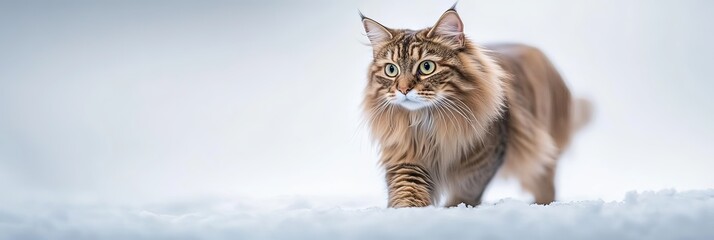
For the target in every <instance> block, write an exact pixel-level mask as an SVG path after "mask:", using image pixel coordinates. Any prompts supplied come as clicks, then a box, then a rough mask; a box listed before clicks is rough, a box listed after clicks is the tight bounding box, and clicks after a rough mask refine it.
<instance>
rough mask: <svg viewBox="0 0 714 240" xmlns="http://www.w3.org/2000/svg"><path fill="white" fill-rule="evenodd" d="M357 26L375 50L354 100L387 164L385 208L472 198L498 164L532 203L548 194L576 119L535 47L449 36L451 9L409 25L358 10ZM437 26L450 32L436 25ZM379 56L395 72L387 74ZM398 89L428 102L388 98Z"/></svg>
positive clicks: (453, 16)
mask: <svg viewBox="0 0 714 240" xmlns="http://www.w3.org/2000/svg"><path fill="white" fill-rule="evenodd" d="M457 20H458V21H457ZM444 22H446V23H444ZM363 23H364V24H365V28H366V30H367V34H368V36H369V37H370V40H371V42H372V46H373V51H374V52H373V53H374V61H373V62H372V65H371V66H370V68H369V74H368V76H369V81H368V82H367V87H366V89H365V98H364V102H363V105H364V110H365V112H366V115H367V117H368V122H369V124H370V127H371V135H372V137H373V139H374V140H376V141H377V142H378V144H379V149H380V153H381V157H380V163H381V165H383V166H384V168H385V170H386V181H387V186H388V194H389V201H388V206H389V207H421V206H428V205H435V204H438V203H439V201H440V200H441V199H440V197H441V196H444V197H446V198H445V199H444V200H445V201H443V202H444V203H445V205H446V206H455V205H457V204H459V203H466V204H468V205H472V206H475V205H478V204H479V203H480V200H481V195H482V193H483V191H484V188H485V187H486V185H487V184H488V183H489V182H490V180H491V179H492V178H493V176H494V175H495V174H496V172H497V171H498V170H499V169H500V168H501V167H503V170H504V172H505V173H506V174H510V175H514V176H516V177H518V178H519V181H520V183H521V185H522V186H523V188H524V189H525V190H527V191H529V192H531V193H532V194H533V195H534V197H535V202H537V203H540V204H547V203H550V202H552V201H553V200H554V197H555V189H554V185H553V177H554V174H555V169H556V159H557V157H558V156H559V154H560V153H561V152H562V151H563V149H564V148H565V147H566V146H567V145H568V142H569V141H570V138H571V136H572V135H573V132H574V130H575V127H574V124H577V123H575V122H574V120H573V114H572V109H573V107H572V106H571V105H573V104H572V102H571V96H570V92H569V91H568V88H567V87H566V85H565V83H564V82H563V80H562V79H561V77H560V75H559V74H558V72H557V71H556V69H555V68H554V67H553V65H552V64H551V63H550V61H549V60H548V59H547V58H546V56H545V55H544V54H543V53H542V52H540V51H539V50H538V49H536V48H533V47H529V46H525V45H520V44H499V45H490V46H485V47H479V46H477V45H475V44H473V43H472V42H470V41H469V40H467V39H466V38H465V37H464V36H463V35H460V34H459V33H458V32H459V31H461V30H462V29H463V28H462V27H461V26H457V25H458V24H461V22H460V19H459V17H458V14H457V13H456V11H455V10H454V9H453V8H452V9H450V10H448V11H446V12H445V13H444V15H442V17H441V19H440V20H439V22H437V24H436V25H435V26H434V27H432V28H426V29H422V30H418V31H413V30H406V29H388V28H386V27H384V26H382V25H380V24H379V23H377V22H375V21H373V20H371V19H369V18H365V17H363ZM443 24H452V26H446V27H456V28H453V29H452V30H454V29H457V30H458V31H457V32H456V34H454V32H444V31H440V30H439V29H441V28H442V27H443V26H441V25H443ZM444 29H446V28H444ZM447 30H448V29H447ZM424 59H428V60H432V61H434V62H435V63H436V66H437V67H436V69H435V70H434V72H433V73H431V74H429V75H422V74H420V73H419V72H418V70H417V69H418V64H419V63H420V62H421V61H422V60H424ZM387 63H393V64H396V65H398V66H399V68H400V71H401V72H400V74H399V75H398V76H396V77H389V76H387V75H386V74H385V70H384V68H385V64H387ZM406 89H413V90H414V91H416V92H417V94H418V95H419V96H420V97H421V98H424V99H429V100H430V101H433V104H432V105H430V106H428V107H424V108H420V109H416V110H408V109H406V108H404V107H401V106H399V105H397V104H393V103H391V102H389V99H392V98H394V96H395V95H396V94H402V93H401V92H402V91H404V90H406Z"/></svg>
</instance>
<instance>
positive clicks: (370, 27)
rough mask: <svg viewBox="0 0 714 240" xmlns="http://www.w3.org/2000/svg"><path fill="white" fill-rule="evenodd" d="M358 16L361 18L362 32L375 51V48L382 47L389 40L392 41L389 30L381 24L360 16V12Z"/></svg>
mask: <svg viewBox="0 0 714 240" xmlns="http://www.w3.org/2000/svg"><path fill="white" fill-rule="evenodd" d="M359 16H360V17H361V18H362V24H363V25H364V31H365V33H367V37H368V38H369V41H370V42H371V43H372V47H374V48H375V49H376V48H377V47H380V46H382V45H383V44H385V43H387V42H388V41H389V40H391V39H392V31H391V30H389V29H388V28H386V27H385V26H382V24H379V23H378V22H376V21H374V20H372V19H370V18H368V17H365V16H364V15H362V13H361V12H360V13H359Z"/></svg>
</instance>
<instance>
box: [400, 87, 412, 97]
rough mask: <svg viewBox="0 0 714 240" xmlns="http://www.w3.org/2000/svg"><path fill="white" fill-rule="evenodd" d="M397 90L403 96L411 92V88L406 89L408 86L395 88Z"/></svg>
mask: <svg viewBox="0 0 714 240" xmlns="http://www.w3.org/2000/svg"><path fill="white" fill-rule="evenodd" d="M397 90H399V92H400V93H402V94H404V95H407V93H408V92H409V90H412V88H411V87H408V86H406V85H402V86H399V87H397Z"/></svg>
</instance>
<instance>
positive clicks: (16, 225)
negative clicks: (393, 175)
mask: <svg viewBox="0 0 714 240" xmlns="http://www.w3.org/2000/svg"><path fill="white" fill-rule="evenodd" d="M338 202H339V201H338ZM333 204H334V203H333ZM351 205H352V206H354V205H355V204H354V202H350V201H342V202H341V203H337V205H336V206H330V204H326V203H323V202H320V201H319V200H318V201H315V200H312V201H311V200H309V199H304V198H299V197H289V198H284V199H278V200H275V199H273V200H270V201H257V200H254V199H253V200H251V199H239V200H232V201H225V200H223V201H215V200H202V201H196V202H185V203H175V204H158V205H147V206H142V207H126V206H124V207H121V206H109V204H104V205H102V204H58V203H52V204H50V203H44V204H39V203H33V204H31V203H24V204H18V206H15V207H9V206H3V207H0V239H73V240H79V239H714V189H710V190H701V191H688V192H676V191H674V190H663V191H659V192H641V193H637V192H630V193H628V194H627V195H626V197H625V199H624V200H623V201H620V202H603V201H599V200H593V201H578V202H556V203H553V204H551V205H548V206H539V205H532V204H528V203H524V202H521V201H516V200H501V201H499V202H496V203H488V204H484V205H481V206H479V207H476V208H470V207H464V206H460V207H456V208H434V207H429V208H414V209H385V208H383V207H367V208H364V207H360V208H353V207H346V206H351ZM337 206H341V207H337Z"/></svg>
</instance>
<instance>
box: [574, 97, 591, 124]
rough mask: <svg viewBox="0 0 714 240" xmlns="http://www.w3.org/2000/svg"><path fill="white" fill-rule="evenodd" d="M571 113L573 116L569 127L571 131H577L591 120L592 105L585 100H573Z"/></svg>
mask: <svg viewBox="0 0 714 240" xmlns="http://www.w3.org/2000/svg"><path fill="white" fill-rule="evenodd" d="M571 113H572V114H573V116H572V118H571V119H572V123H571V126H572V128H573V131H578V130H580V129H582V128H583V127H585V126H586V125H588V123H590V120H592V115H593V104H592V102H590V100H588V99H585V98H574V99H573V105H572V111H571Z"/></svg>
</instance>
